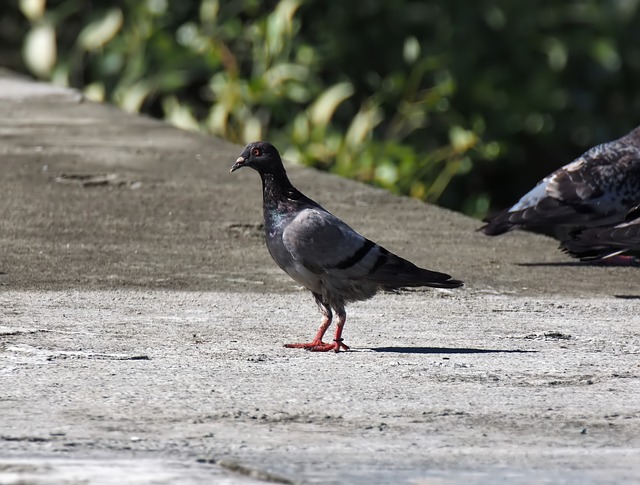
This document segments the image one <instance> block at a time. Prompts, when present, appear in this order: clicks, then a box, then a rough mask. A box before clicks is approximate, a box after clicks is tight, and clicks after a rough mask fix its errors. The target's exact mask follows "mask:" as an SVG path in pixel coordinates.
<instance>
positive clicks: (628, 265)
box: [516, 261, 640, 268]
mask: <svg viewBox="0 0 640 485" xmlns="http://www.w3.org/2000/svg"><path fill="white" fill-rule="evenodd" d="M516 266H523V267H530V268H534V267H537V266H541V267H544V266H547V267H550V268H552V267H559V268H563V267H564V268H571V267H580V266H584V267H596V268H614V267H620V268H638V267H640V265H639V264H638V263H635V262H628V261H554V262H549V263H516Z"/></svg>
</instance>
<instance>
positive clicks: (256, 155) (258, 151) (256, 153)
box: [251, 148, 261, 157]
mask: <svg viewBox="0 0 640 485" xmlns="http://www.w3.org/2000/svg"><path fill="white" fill-rule="evenodd" d="M260 153H261V152H260V149H259V148H254V149H253V150H251V154H252V155H253V156H254V157H259V156H260Z"/></svg>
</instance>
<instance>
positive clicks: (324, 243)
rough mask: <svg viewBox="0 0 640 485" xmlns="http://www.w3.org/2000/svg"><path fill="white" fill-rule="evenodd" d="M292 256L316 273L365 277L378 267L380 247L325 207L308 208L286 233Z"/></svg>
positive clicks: (284, 237) (285, 237) (284, 240)
mask: <svg viewBox="0 0 640 485" xmlns="http://www.w3.org/2000/svg"><path fill="white" fill-rule="evenodd" d="M282 241H283V242H284V245H285V247H286V248H287V250H288V251H289V253H290V254H291V256H292V257H293V258H294V259H295V260H296V261H298V262H299V263H300V264H302V265H304V266H305V267H306V268H307V269H309V270H310V271H313V272H314V273H318V274H320V273H339V274H340V276H341V277H343V278H348V279H358V278H362V277H364V276H365V275H367V274H368V273H369V271H371V269H372V268H373V267H374V265H375V263H376V261H377V258H378V256H379V254H380V251H379V249H380V247H379V246H378V245H377V244H375V243H373V242H372V241H370V240H368V239H366V238H365V237H363V236H361V235H360V234H358V233H357V232H356V231H354V230H353V229H351V228H350V227H349V226H348V225H347V224H345V223H344V222H342V221H341V220H340V219H338V218H337V217H335V216H334V215H332V214H330V213H329V212H326V211H323V210H321V209H316V208H312V209H305V210H303V211H302V212H300V214H298V215H297V216H296V218H295V219H294V220H293V221H291V223H290V224H289V225H288V226H287V228H286V229H285V230H284V232H283V234H282Z"/></svg>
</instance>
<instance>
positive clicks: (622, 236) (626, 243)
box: [560, 205, 640, 261]
mask: <svg viewBox="0 0 640 485" xmlns="http://www.w3.org/2000/svg"><path fill="white" fill-rule="evenodd" d="M560 248H561V249H562V250H564V251H566V252H567V253H569V254H570V255H571V256H574V257H576V258H580V259H581V260H583V261H589V260H598V259H607V258H611V257H613V256H617V255H622V254H624V255H627V256H635V257H638V256H640V205H638V206H636V207H634V208H633V209H632V210H631V211H629V213H628V214H627V217H626V219H625V221H624V222H621V223H620V224H616V225H612V226H604V227H591V228H588V229H587V228H585V229H579V230H576V231H574V232H573V233H572V234H571V237H570V238H569V239H567V240H565V241H563V242H562V245H561V246H560Z"/></svg>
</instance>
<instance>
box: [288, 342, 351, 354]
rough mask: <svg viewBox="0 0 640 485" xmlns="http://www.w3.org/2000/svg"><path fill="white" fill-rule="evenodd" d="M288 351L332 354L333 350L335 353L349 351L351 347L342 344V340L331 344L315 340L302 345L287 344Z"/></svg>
mask: <svg viewBox="0 0 640 485" xmlns="http://www.w3.org/2000/svg"><path fill="white" fill-rule="evenodd" d="M285 347H286V348H288V349H305V350H308V351H310V352H330V351H331V350H333V351H334V352H335V353H338V352H340V350H341V349H342V350H349V347H348V346H347V345H345V344H344V343H342V339H340V340H339V341H335V340H334V341H333V342H331V343H325V342H323V341H322V340H314V341H313V342H308V343H300V344H285Z"/></svg>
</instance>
